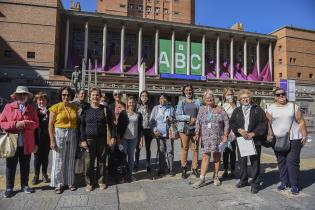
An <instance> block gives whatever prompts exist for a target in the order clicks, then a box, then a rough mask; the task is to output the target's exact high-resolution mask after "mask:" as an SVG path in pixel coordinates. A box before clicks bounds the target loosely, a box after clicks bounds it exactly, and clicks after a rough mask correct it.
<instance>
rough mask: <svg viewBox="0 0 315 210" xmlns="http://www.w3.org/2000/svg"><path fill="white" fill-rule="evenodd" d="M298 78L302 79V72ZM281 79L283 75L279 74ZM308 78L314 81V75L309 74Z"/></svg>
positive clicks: (298, 74)
mask: <svg viewBox="0 0 315 210" xmlns="http://www.w3.org/2000/svg"><path fill="white" fill-rule="evenodd" d="M296 77H297V78H301V77H302V73H301V72H298V73H296ZM279 78H282V73H279ZM308 78H309V79H314V74H309V75H308Z"/></svg>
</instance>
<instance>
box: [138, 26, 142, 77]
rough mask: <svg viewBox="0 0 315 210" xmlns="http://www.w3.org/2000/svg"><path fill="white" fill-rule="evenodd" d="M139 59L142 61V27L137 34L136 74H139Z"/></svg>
mask: <svg viewBox="0 0 315 210" xmlns="http://www.w3.org/2000/svg"><path fill="white" fill-rule="evenodd" d="M141 59H142V27H140V28H139V33H138V72H140V66H141Z"/></svg>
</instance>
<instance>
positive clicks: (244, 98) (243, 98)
mask: <svg viewBox="0 0 315 210" xmlns="http://www.w3.org/2000/svg"><path fill="white" fill-rule="evenodd" d="M246 99H249V97H242V98H241V100H246Z"/></svg>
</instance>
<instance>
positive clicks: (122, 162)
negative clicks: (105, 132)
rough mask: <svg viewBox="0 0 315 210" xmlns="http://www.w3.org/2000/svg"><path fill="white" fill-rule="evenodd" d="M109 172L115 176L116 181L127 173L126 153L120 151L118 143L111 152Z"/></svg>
mask: <svg viewBox="0 0 315 210" xmlns="http://www.w3.org/2000/svg"><path fill="white" fill-rule="evenodd" d="M108 174H109V175H110V176H111V177H113V178H114V179H115V181H116V182H119V181H120V180H122V179H123V178H124V177H125V176H126V174H127V160H126V154H125V153H124V152H123V151H120V150H119V149H118V146H117V145H116V146H115V147H114V150H113V151H111V152H110V154H109V159H108Z"/></svg>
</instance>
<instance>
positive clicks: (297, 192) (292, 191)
mask: <svg viewBox="0 0 315 210" xmlns="http://www.w3.org/2000/svg"><path fill="white" fill-rule="evenodd" d="M291 193H292V194H293V195H298V194H299V193H300V190H299V188H298V187H297V186H295V185H293V186H292V187H291Z"/></svg>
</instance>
